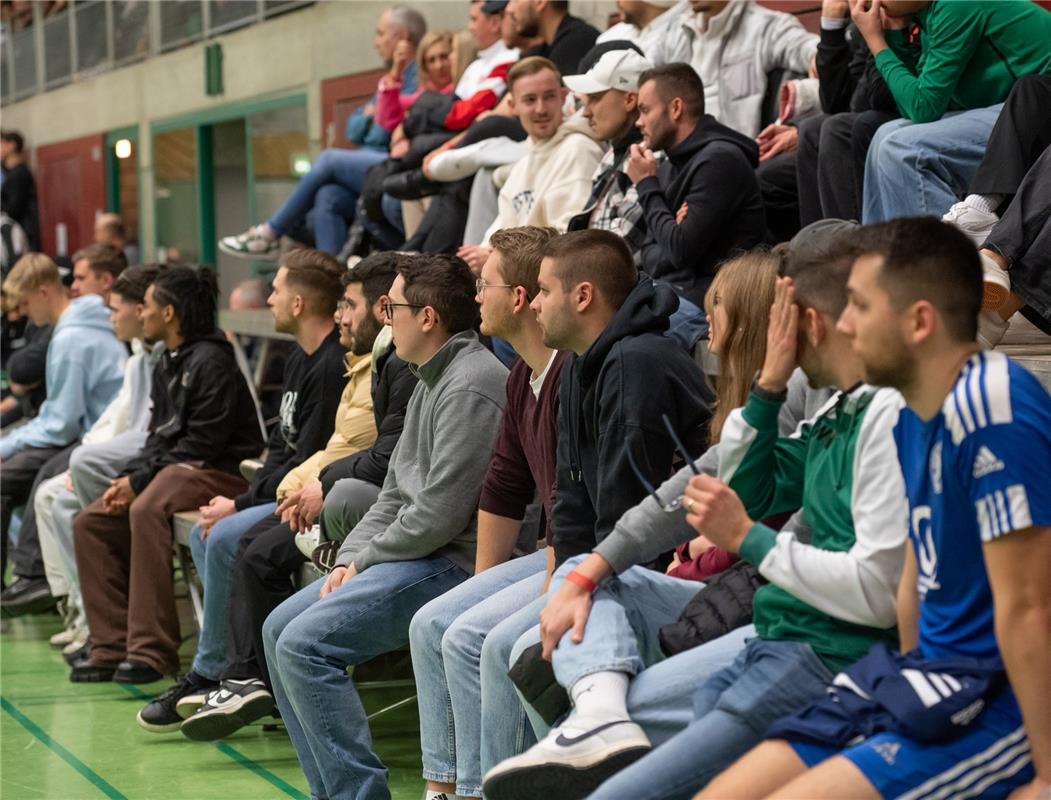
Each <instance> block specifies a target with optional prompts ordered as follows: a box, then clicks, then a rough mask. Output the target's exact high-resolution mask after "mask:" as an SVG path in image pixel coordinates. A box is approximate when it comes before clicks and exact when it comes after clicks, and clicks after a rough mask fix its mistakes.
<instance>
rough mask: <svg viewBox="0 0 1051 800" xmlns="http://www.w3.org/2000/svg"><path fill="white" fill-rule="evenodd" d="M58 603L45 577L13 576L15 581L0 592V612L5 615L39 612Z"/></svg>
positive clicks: (12, 615)
mask: <svg viewBox="0 0 1051 800" xmlns="http://www.w3.org/2000/svg"><path fill="white" fill-rule="evenodd" d="M57 604H58V599H57V598H55V597H52V595H51V587H50V586H48V583H47V579H46V578H19V577H16V578H15V582H14V583H12V584H11V585H10V586H8V587H7V588H6V589H4V591H3V592H2V593H0V613H2V614H3V615H4V616H5V617H20V616H22V615H23V614H40V613H41V612H44V611H50V610H51V609H53V608H54V607H55V606H56V605H57Z"/></svg>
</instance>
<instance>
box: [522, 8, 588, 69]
mask: <svg viewBox="0 0 1051 800" xmlns="http://www.w3.org/2000/svg"><path fill="white" fill-rule="evenodd" d="M506 13H508V14H510V15H511V22H512V24H513V25H514V26H515V32H516V33H517V34H518V35H519V36H522V37H524V38H527V39H532V38H534V37H536V36H539V37H541V38H542V39H543V41H542V42H541V43H540V44H538V45H536V46H535V47H531V48H529V49H528V50H526V51H525V52H524V53H523V54H522V57H523V58H525V57H527V56H542V57H543V58H546V59H548V60H549V61H553V62H554V64H555V66H556V67H558V71H559V72H560V73H562V74H563V75H573V74H574V73H576V72H577V70H578V69H579V67H580V60H581V59H582V58H583V57H584V54H585V53H587V51H588V50H590V49H591V48H592V47H594V45H595V40H596V39H597V38H598V31H597V30H595V29H594V28H592V27H591V26H590V25H588V24H587V23H586V22H584V20H582V19H579V18H577V17H574V16H573V15H571V14H570V13H569V2H568V0H511V2H510V3H509V4H508V7H507V12H506Z"/></svg>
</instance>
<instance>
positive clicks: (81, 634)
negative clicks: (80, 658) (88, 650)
mask: <svg viewBox="0 0 1051 800" xmlns="http://www.w3.org/2000/svg"><path fill="white" fill-rule="evenodd" d="M89 635H90V631H88V626H87V625H78V626H77V627H76V628H74V630H73V638H72V639H70V640H69V644H66V645H64V646H63V647H62V655H67V656H68V655H72V654H73V653H75V652H77V651H78V650H79V649H80V648H82V647H83V646H84V645H86V644H87V643H88V636H89Z"/></svg>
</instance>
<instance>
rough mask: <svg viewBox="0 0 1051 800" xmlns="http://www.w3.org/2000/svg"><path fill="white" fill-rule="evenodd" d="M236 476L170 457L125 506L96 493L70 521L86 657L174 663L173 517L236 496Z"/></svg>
mask: <svg viewBox="0 0 1051 800" xmlns="http://www.w3.org/2000/svg"><path fill="white" fill-rule="evenodd" d="M246 486H247V484H246V483H245V481H244V479H243V478H241V476H240V475H231V474H229V473H227V472H220V471H219V470H215V469H210V468H208V467H196V466H193V465H190V464H174V465H172V466H168V467H165V468H164V469H162V470H161V471H160V472H158V473H157V475H156V476H154V478H153V480H152V481H150V483H149V485H148V486H147V487H146V488H145V489H144V490H143V492H142V494H140V495H139V496H138V497H136V498H135V500H134V501H133V502H132V504H131V508H130V509H129V510H128V511H127V512H122V513H119V514H107V513H106V511H105V510H103V508H102V502H101V500H96V501H95V502H94V503H92V504H91V505H89V506H88V507H87V508H85V509H84V510H83V511H81V512H80V513H79V514H78V515H77V516H76V518H75V519H74V522H73V544H74V548H75V550H76V555H77V571H78V572H79V574H80V588H81V593H82V594H83V597H84V611H85V612H86V614H87V618H88V628H89V629H90V630H91V663H92V664H97V665H102V664H112V663H116V662H119V661H123V660H125V659H132V660H134V661H138V662H141V663H143V664H148V665H149V666H151V667H153V668H154V669H155V670H157V671H158V672H161V673H163V674H165V675H175V674H176V673H177V672H178V670H179V644H180V642H181V638H180V636H179V617H178V614H177V612H176V609H175V589H174V581H173V579H172V528H171V517H172V514H175V513H176V512H178V511H188V510H191V509H192V510H196V509H197V508H199V507H200V506H202V505H204V504H206V503H207V502H208V501H209V500H211V499H212V498H213V497H215V496H216V495H223V496H226V497H234V496H235V495H237V494H239V493H240V492H243V491H244V490H245V487H246Z"/></svg>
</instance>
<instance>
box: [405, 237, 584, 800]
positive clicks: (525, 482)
mask: <svg viewBox="0 0 1051 800" xmlns="http://www.w3.org/2000/svg"><path fill="white" fill-rule="evenodd" d="M556 235H557V232H556V231H555V230H554V229H552V228H536V227H522V228H505V229H504V230H501V231H497V232H496V233H494V234H493V236H492V238H491V246H492V252H491V254H490V255H489V258H488V260H487V261H486V262H485V264H484V265H483V267H482V271H481V277H479V279H478V297H477V301H478V304H479V305H480V306H481V318H482V326H481V331H482V333H483V334H485V335H487V336H498V337H500V338H501V339H504V340H505V341H507V342H508V343H509V344H510V345H511V347H513V348H514V350H515V352H516V353H518V355H519V357H520V358H519V360H518V361H517V362H515V364H514V366H513V367H512V369H511V375H510V377H509V378H508V380H507V405H506V407H505V410H504V418H503V422H502V424H501V427H500V432H499V434H498V435H497V440H496V447H495V451H494V453H493V457H492V460H491V461H490V462H489V470H488V472H487V473H486V476H485V482H484V484H483V485H482V495H481V500H480V502H479V506H478V549H477V556H476V561H475V577H473V578H472V579H470V580H469V581H467V582H465V583H463V584H461V585H460V586H458V587H456V588H455V589H453V590H452V591H450V592H447V593H446V594H444V595H442V596H441V597H439V598H437V599H436V600H433V601H431V602H430V603H428V604H427V605H426V606H424V607H423V608H421V609H420V610H419V611H418V612H417V613H416V616H415V617H414V618H413V620H412V625H411V626H410V628H409V640H410V642H411V644H412V663H413V671H414V672H415V675H416V683H417V687H418V694H419V697H420V739H421V741H422V744H423V777H424V778H425V779H426V780H427V798H428V800H433V798H440V797H443V796H451V795H453V794H456V795H459V796H461V797H481V794H482V791H481V783H482V782H481V778H482V774H483V762H485V763H484V767H485V768H486V769H487V768H488V767H489V766H491V765H492V764H493V763H495V762H496V761H498V760H500V758H502V757H504V756H505V755H507V754H509V753H513V752H515V750H516V748H517V743H516V742H514V741H509V742H507V743H506V744H504V745H503V746H501V745H500V744H499V742H494V741H490V740H492V739H499V738H500V737H499V736H495V735H492V734H491V733H486V732H485V731H484V730H483V725H485V719H486V717H487V716H490V715H487V714H486V713H485V712H484V710H483V708H484V707H489V708H491V709H498V710H499V711H498V713H497V716H499V717H501V718H503V719H506V715H507V714H508V713H509V712H510V710H511V709H515V713H518V714H519V715H522V719H521V720H520V724H519V725H518V726H509V725H507V724H506V723H504V724H502V725H500V726H499V728H500V732H501V733H503V734H504V736H505V738H507V737H508V734H507V733H506V732H507V731H510V732H511V733H513V732H514V731H515V728H516V727H517V728H518V730H520V731H525V730H527V729H528V726H527V725H526V723H525V717H524V715H523V714H522V711H521V706H520V704H519V702H518V698H517V697H516V695H515V693H514V690H513V688H512V686H511V684H510V682H509V681H506V680H500V681H489V682H488V684H489V685H488V686H487V685H486V684H487V682H486V679H485V678H484V677H483V676H482V675H481V672H480V667H479V662H480V659H481V650H482V643H483V640H484V638H485V636H486V634H487V633H488V632H489V630H491V629H492V628H493V626H495V625H496V624H498V623H501V622H504V621H505V620H506V619H507V618H508V617H510V616H511V615H512V614H513V613H514V612H516V611H519V610H520V609H521V608H522V607H523V606H526V605H529V604H530V603H531V602H532V601H534V600H538V599H539V598H540V597H541V596H542V594H543V591H544V589H545V587H546V586H547V580H548V578H549V577H550V571H551V567H553V565H554V558H553V556H552V555H551V553H552V551H551V548H550V547H544V548H539V549H538V548H537V529H536V526H535V525H533V524H528V523H527V524H523V520H524V519H525V518H526V517H527V516H529V515H527V513H526V511H527V506H530V504H532V503H533V501H534V498H538V499H539V501H540V505H541V506H542V508H543V511H544V516H545V518H546V519H547V520H550V518H551V506H552V502H553V498H554V486H555V445H556V439H557V428H558V405H559V401H558V396H559V386H560V384H561V377H562V366H563V364H564V362H565V361H566V359H567V358H568V354H566V353H558V352H556V351H554V350H552V349H550V348H549V347H546V346H545V345H544V341H543V335H542V333H541V330H540V326H539V325H538V323H537V320H536V315H535V314H534V313H533V311H532V310H531V309H530V308H529V304H530V302H531V301H532V299H533V298H534V297H535V296H536V293H537V291H538V286H537V276H538V275H539V272H540V261H541V253H542V251H543V249H544V246H545V245H546V244H547V242H548V241H549V240H550V239H552V238H553V237H554V236H556ZM549 538H550V532H548V539H549ZM516 544H519V545H520V547H519V551H520V552H524V555H522V556H521V557H520V558H511V556H512V554H513V551H515V549H516V547H515V546H516ZM548 544H550V541H548ZM534 622H535V620H534ZM503 672H504V673H506V672H507V665H506V664H504V665H503ZM500 677H501V678H502V677H503V676H500ZM450 719H453V720H454V722H455V725H454V728H455V737H450V736H449V720H450ZM494 747H495V750H494ZM489 752H492V753H493V754H492V756H491V757H490V759H495V760H490V759H487V757H486V756H487V753H489Z"/></svg>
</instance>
